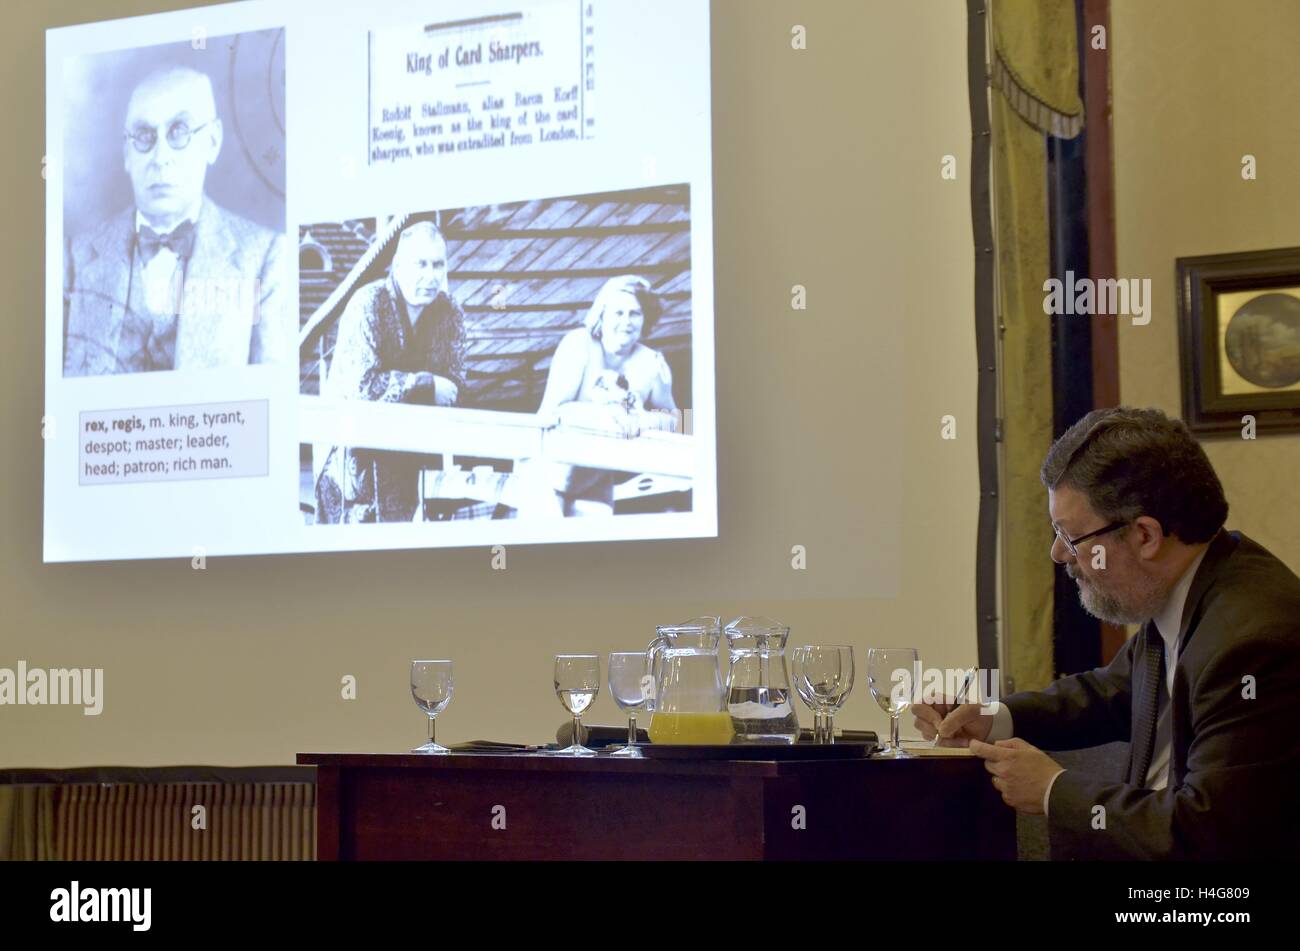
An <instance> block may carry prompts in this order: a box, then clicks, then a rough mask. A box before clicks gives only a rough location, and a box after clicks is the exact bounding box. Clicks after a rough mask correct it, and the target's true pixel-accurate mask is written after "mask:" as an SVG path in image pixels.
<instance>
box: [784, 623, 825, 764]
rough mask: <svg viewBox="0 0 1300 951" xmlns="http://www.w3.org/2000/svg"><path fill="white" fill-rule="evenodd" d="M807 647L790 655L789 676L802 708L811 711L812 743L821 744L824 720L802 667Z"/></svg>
mask: <svg viewBox="0 0 1300 951" xmlns="http://www.w3.org/2000/svg"><path fill="white" fill-rule="evenodd" d="M809 649H810V648H809V647H807V646H806V645H805V646H803V647H796V648H795V649H794V650H793V651H792V652H791V654H790V675H791V678H792V679H793V681H794V691H795V693H797V694H798V695H799V699H800V700H802V701H803V703H804V706H806V707H807V708H808V709H809V710H811V711H812V715H813V742H814V743H821V742H822V741H823V735H822V733H823V731H822V721H823V719H824V717H823V715H822V710H821V704H820V703H818V702H817V697H816V696H815V695H814V694H813V692H812V685H811V684H809V683H808V677H807V675H806V674H805V672H804V665H805V664H807V657H808V651H809Z"/></svg>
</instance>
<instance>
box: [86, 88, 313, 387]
mask: <svg viewBox="0 0 1300 951" xmlns="http://www.w3.org/2000/svg"><path fill="white" fill-rule="evenodd" d="M222 138H223V127H222V122H221V117H220V116H219V115H218V113H217V106H216V98H215V96H214V94H213V90H212V82H211V80H210V79H209V78H208V76H207V74H206V73H203V72H200V71H198V70H194V69H188V68H184V67H177V66H172V67H165V68H162V69H159V70H156V71H154V72H153V73H150V74H149V75H148V76H147V77H145V79H144V80H143V81H141V82H140V83H139V84H138V85H137V86H136V87H135V88H134V90H133V91H132V93H131V96H130V100H129V102H128V104H127V109H126V116H125V128H124V130H123V133H122V156H123V165H124V168H125V171H126V174H127V176H128V177H129V178H130V180H131V188H132V192H133V194H134V199H135V200H134V203H133V204H132V206H131V207H128V208H126V209H124V210H123V211H121V212H120V213H118V214H117V215H115V216H113V217H112V218H109V219H108V220H107V221H104V222H102V223H100V224H99V225H98V226H97V227H95V228H93V229H91V230H90V231H89V232H87V233H84V234H79V235H74V236H73V237H72V238H71V240H69V241H68V242H67V244H66V250H65V255H64V304H63V306H64V361H63V373H64V376H96V375H102V374H110V373H140V372H149V371H156V370H192V369H202V368H215V367H235V366H243V365H246V364H250V363H265V362H269V361H271V360H277V359H283V358H284V357H285V356H286V355H291V354H292V353H293V352H294V349H295V347H294V339H293V337H294V327H293V326H292V322H291V319H290V314H289V312H288V308H287V306H286V302H285V300H284V296H283V292H282V281H281V268H282V262H283V261H284V253H285V252H284V238H283V236H282V235H281V234H279V233H277V232H275V231H272V230H270V229H268V228H264V227H262V226H260V225H257V224H254V223H253V222H251V221H248V220H247V219H245V218H242V217H240V216H239V215H236V214H234V213H233V212H230V211H227V210H226V209H225V208H222V207H221V206H219V205H217V204H216V203H215V202H214V201H212V199H211V198H209V197H208V196H207V195H206V194H205V190H204V183H205V181H206V179H207V174H208V169H209V168H210V167H211V166H212V165H213V163H215V162H216V160H217V156H218V155H219V154H220V153H221V146H222Z"/></svg>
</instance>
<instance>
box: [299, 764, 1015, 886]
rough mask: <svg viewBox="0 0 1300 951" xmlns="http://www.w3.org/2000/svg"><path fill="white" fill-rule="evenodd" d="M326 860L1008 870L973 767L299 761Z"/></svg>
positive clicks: (996, 821) (1007, 839) (984, 778)
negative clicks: (954, 862) (309, 773)
mask: <svg viewBox="0 0 1300 951" xmlns="http://www.w3.org/2000/svg"><path fill="white" fill-rule="evenodd" d="M298 763H299V764H303V765H314V766H316V796H317V814H316V815H317V817H316V823H317V857H318V858H320V859H322V860H339V859H363V860H366V859H453V860H454V859H524V860H535V859H1012V860H1014V859H1015V857H1016V822H1015V813H1014V812H1013V811H1012V810H1011V809H1010V808H1008V807H1007V806H1006V805H1005V804H1004V803H1003V802H1002V797H1001V796H1000V795H999V794H998V793H997V791H996V790H994V789H993V787H992V784H991V783H990V781H989V775H988V773H987V772H986V771H985V769H984V764H983V762H982V761H981V760H979V759H975V758H969V759H968V758H955V757H954V758H948V757H944V758H929V759H926V758H917V759H910V760H885V759H861V760H841V761H823V762H776V761H771V760H763V761H744V760H725V761H710V762H694V761H692V762H684V761H667V760H651V759H641V760H625V759H611V758H609V757H607V756H598V757H583V758H579V757H572V758H570V757H559V756H548V755H545V754H529V753H513V754H485V753H452V754H448V755H443V756H427V755H418V754H375V753H299V754H298Z"/></svg>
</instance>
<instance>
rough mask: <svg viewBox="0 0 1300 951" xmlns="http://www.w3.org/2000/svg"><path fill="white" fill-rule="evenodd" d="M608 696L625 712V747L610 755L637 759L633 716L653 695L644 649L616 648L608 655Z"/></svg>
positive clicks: (644, 706)
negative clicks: (622, 649) (626, 649)
mask: <svg viewBox="0 0 1300 951" xmlns="http://www.w3.org/2000/svg"><path fill="white" fill-rule="evenodd" d="M608 682H609V695H610V696H611V697H613V698H614V702H615V703H616V704H618V708H619V709H620V710H626V711H627V746H623V747H620V748H619V749H616V750H614V752H612V753H610V754H609V755H610V756H627V757H633V758H637V757H640V756H641V751H640V750H639V749H637V745H636V715H637V712H638V711H641V710H644V709H645V708H646V703H647V701H648V700H649V699H650V698H651V697H652V696H654V681H653V679H651V675H650V655H649V654H647V653H646V652H645V651H617V652H615V653H611V654H610V655H609V677H608Z"/></svg>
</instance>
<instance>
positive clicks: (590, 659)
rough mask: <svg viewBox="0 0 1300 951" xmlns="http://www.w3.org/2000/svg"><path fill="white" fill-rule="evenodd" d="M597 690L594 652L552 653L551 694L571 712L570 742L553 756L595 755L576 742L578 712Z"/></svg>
mask: <svg viewBox="0 0 1300 951" xmlns="http://www.w3.org/2000/svg"><path fill="white" fill-rule="evenodd" d="M598 693H600V658H599V657H597V656H596V655H595V654H556V655H555V695H556V696H557V697H559V698H560V703H562V704H564V709H566V710H568V711H569V713H570V714H572V715H573V742H572V743H571V744H570V745H569V746H566V747H565V748H564V749H562V750H556V755H557V756H595V755H596V751H595V750H589V749H587V747H585V746H583V745H582V743H581V742H579V738H580V737H581V736H582V732H581V731H582V713H583V711H584V710H586V709H587V708H588V707H589V706H591V704H592V702H593V701H594V700H595V699H596V694H598Z"/></svg>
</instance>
